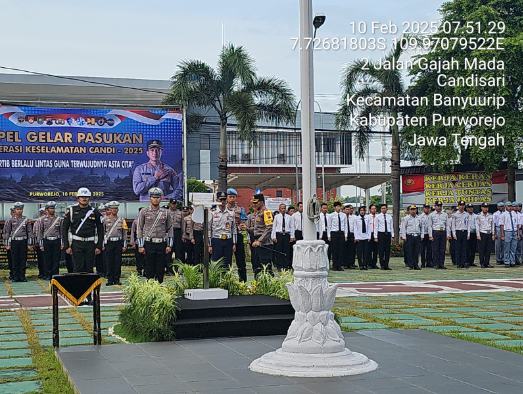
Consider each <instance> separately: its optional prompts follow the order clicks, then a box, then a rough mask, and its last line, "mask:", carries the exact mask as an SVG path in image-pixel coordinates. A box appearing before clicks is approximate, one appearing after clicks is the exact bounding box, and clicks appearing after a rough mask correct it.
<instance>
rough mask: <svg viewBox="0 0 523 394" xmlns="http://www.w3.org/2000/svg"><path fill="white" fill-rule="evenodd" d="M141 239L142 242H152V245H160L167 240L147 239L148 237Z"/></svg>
mask: <svg viewBox="0 0 523 394" xmlns="http://www.w3.org/2000/svg"><path fill="white" fill-rule="evenodd" d="M143 239H144V241H147V242H152V243H153V244H161V243H162V242H166V241H167V238H149V237H144V238H143Z"/></svg>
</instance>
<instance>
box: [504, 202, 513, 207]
mask: <svg viewBox="0 0 523 394" xmlns="http://www.w3.org/2000/svg"><path fill="white" fill-rule="evenodd" d="M504 205H505V206H506V207H511V206H512V203H511V202H510V201H507V202H505V204H504Z"/></svg>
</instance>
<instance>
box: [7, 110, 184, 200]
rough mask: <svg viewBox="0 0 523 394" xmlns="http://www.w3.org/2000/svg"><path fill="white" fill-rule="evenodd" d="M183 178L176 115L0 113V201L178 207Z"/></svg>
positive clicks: (179, 123)
mask: <svg viewBox="0 0 523 394" xmlns="http://www.w3.org/2000/svg"><path fill="white" fill-rule="evenodd" d="M183 175H184V174H183V172H182V113H181V112H179V111H141V110H140V111H137V110H120V109H118V110H108V109H71V108H39V107H6V106H0V181H1V182H0V193H1V195H2V200H3V201H6V202H11V201H12V202H15V201H22V202H47V201H49V200H54V201H75V200H76V192H77V190H78V189H79V188H80V187H87V188H88V189H89V190H90V191H91V193H92V200H97V201H112V200H117V201H120V202H122V201H123V202H132V201H148V200H149V195H148V194H147V191H148V190H149V189H150V188H151V187H159V188H161V189H162V190H163V191H164V197H163V200H168V199H169V198H177V199H179V200H181V199H182V197H183V190H182V186H183Z"/></svg>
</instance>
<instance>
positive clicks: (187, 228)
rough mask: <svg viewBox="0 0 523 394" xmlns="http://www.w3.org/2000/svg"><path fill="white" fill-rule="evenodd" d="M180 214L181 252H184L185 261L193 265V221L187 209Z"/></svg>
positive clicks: (183, 209)
mask: <svg viewBox="0 0 523 394" xmlns="http://www.w3.org/2000/svg"><path fill="white" fill-rule="evenodd" d="M182 214H183V222H182V242H183V250H184V252H185V261H186V262H187V264H189V265H194V242H193V241H194V234H193V220H192V217H191V214H190V212H189V207H183V208H182Z"/></svg>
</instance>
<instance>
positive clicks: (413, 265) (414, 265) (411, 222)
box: [401, 205, 424, 270]
mask: <svg viewBox="0 0 523 394" xmlns="http://www.w3.org/2000/svg"><path fill="white" fill-rule="evenodd" d="M409 213H410V214H409V215H408V216H406V217H405V220H404V221H403V224H402V226H401V238H402V239H403V242H404V245H405V253H406V255H407V264H408V266H409V270H420V269H421V268H420V267H419V252H420V249H421V239H422V237H424V233H423V225H422V223H421V219H420V218H419V216H416V206H415V205H411V206H410V207H409Z"/></svg>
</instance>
